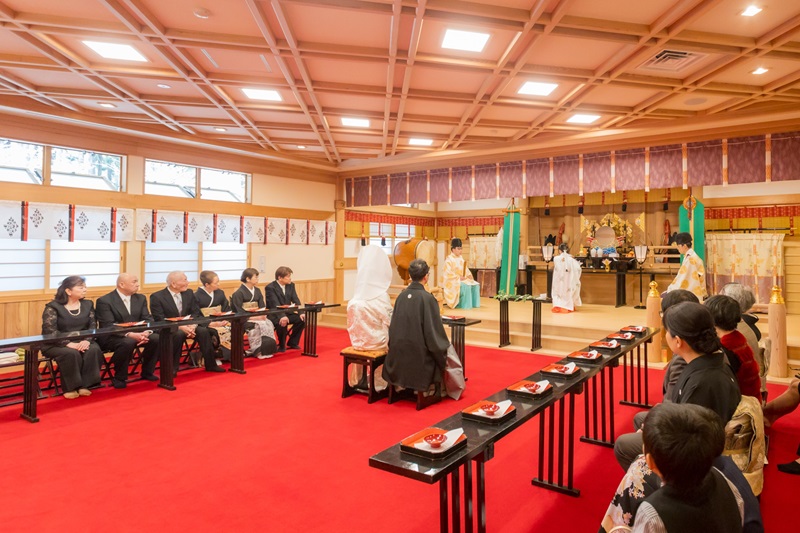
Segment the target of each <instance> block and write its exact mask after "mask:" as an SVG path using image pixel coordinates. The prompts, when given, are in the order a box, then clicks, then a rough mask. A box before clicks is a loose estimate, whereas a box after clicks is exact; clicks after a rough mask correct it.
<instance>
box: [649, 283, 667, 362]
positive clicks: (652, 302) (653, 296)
mask: <svg viewBox="0 0 800 533" xmlns="http://www.w3.org/2000/svg"><path fill="white" fill-rule="evenodd" d="M646 308H647V311H646V313H647V327H648V328H661V334H660V335H659V336H658V342H654V343H653V344H654V346H653V347H654V348H655V349H654V350H648V351H647V360H648V361H650V362H655V363H660V362H661V361H662V355H661V354H662V353H663V350H662V348H661V345H662V339H664V325H663V324H662V323H661V294H659V292H658V283H656V282H655V281H651V282H650V292H648V293H647V304H646ZM667 350H669V348H667Z"/></svg>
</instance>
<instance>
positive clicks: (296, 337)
mask: <svg viewBox="0 0 800 533" xmlns="http://www.w3.org/2000/svg"><path fill="white" fill-rule="evenodd" d="M292 274H293V272H292V269H291V268H289V267H285V266H282V267H278V270H276V271H275V281H273V282H272V283H270V284H269V285H267V286H266V288H265V289H264V292H265V293H266V296H267V307H268V308H270V310H272V309H277V308H278V307H279V306H281V305H292V304H295V305H298V306H299V305H301V304H300V298H298V297H297V291H296V290H295V288H294V283H292ZM305 319H306V317H305V315H303V314H299V313H298V312H297V311H285V312H282V313H275V314H272V315H270V320H272V323H273V324H274V325H275V331H277V332H278V352H285V351H286V345H287V344H286V342H287V341H286V336H287V335H289V341H288V343H289V344H288V346H289V348H290V349H292V350H297V349H299V348H300V335H302V333H303V329H304V328H305V327H306V323H305ZM290 326H291V328H290ZM290 331H291V333H289V332H290Z"/></svg>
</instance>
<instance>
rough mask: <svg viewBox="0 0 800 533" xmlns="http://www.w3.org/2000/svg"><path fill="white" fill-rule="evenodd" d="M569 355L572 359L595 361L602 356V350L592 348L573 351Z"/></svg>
mask: <svg viewBox="0 0 800 533" xmlns="http://www.w3.org/2000/svg"><path fill="white" fill-rule="evenodd" d="M567 357H569V358H570V359H587V360H589V361H594V360H596V359H599V358H600V352H598V351H597V350H592V351H590V352H572V353H571V354H569V355H568V356H567Z"/></svg>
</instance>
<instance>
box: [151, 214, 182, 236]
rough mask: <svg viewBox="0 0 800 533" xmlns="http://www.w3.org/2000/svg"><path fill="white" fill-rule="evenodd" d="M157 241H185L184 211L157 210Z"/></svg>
mask: <svg viewBox="0 0 800 533" xmlns="http://www.w3.org/2000/svg"><path fill="white" fill-rule="evenodd" d="M155 213H156V216H155V221H156V228H155V230H156V238H155V241H156V242H173V241H174V242H183V211H161V210H158V211H156V212H155Z"/></svg>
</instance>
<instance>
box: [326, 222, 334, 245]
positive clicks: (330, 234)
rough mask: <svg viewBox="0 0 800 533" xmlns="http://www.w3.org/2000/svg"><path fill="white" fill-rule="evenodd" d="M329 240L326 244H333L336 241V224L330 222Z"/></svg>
mask: <svg viewBox="0 0 800 533" xmlns="http://www.w3.org/2000/svg"><path fill="white" fill-rule="evenodd" d="M327 225H328V240H327V241H325V244H333V242H334V241H335V240H336V222H328V223H327Z"/></svg>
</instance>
